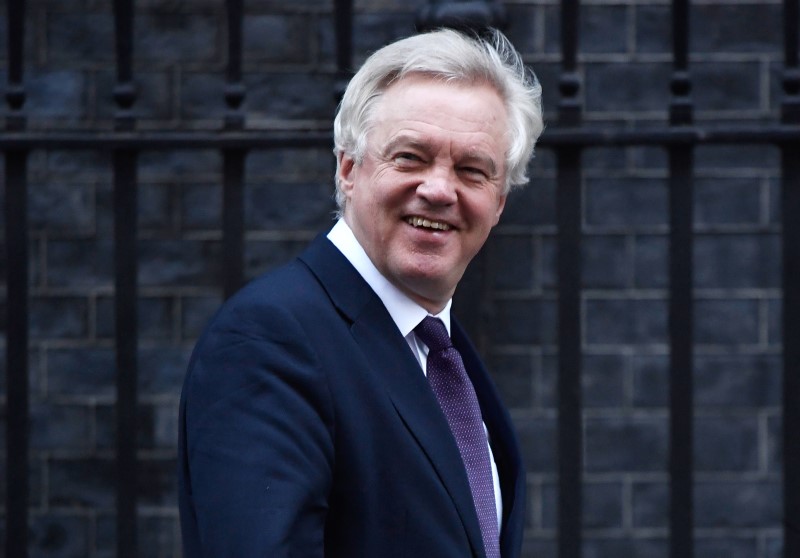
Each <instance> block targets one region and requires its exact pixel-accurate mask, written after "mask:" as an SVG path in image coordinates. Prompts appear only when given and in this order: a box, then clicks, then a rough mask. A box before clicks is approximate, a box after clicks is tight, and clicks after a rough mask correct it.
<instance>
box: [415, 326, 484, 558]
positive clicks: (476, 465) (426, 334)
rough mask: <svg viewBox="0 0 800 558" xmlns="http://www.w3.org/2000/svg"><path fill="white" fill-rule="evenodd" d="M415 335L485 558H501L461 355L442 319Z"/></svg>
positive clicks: (478, 423) (477, 416)
mask: <svg viewBox="0 0 800 558" xmlns="http://www.w3.org/2000/svg"><path fill="white" fill-rule="evenodd" d="M414 332H415V333H416V334H417V336H418V337H419V338H420V339H421V340H422V342H423V343H425V345H427V346H428V365H427V367H428V381H429V382H430V384H431V388H432V389H433V393H434V394H435V395H436V399H438V401H439V405H440V406H441V407H442V411H444V416H445V417H446V418H447V422H448V423H449V424H450V430H452V431H453V436H454V437H455V439H456V444H458V451H459V452H460V453H461V459H462V461H463V462H464V466H465V468H466V470H467V478H468V479H469V486H470V489H471V490H472V500H473V502H474V504H475V511H476V512H477V513H478V521H479V522H480V526H481V535H483V546H484V548H485V549H486V556H487V558H500V540H499V536H498V533H497V508H496V507H495V501H494V482H493V479H492V466H491V464H490V461H489V447H488V444H487V440H486V432H485V431H484V428H483V420H482V417H481V409H480V406H479V405H478V397H477V396H476V395H475V388H473V387H472V382H470V380H469V377H468V376H467V370H466V369H465V368H464V361H463V360H461V353H459V352H458V350H457V349H456V348H455V347H453V343H452V341H451V340H450V336H449V335H448V334H447V329H446V328H445V327H444V324H443V323H442V321H441V320H440V319H439V318H433V317H431V316H428V317H426V318H425V319H424V320H422V321H421V322H420V324H419V325H418V326H417V327H416V328H414Z"/></svg>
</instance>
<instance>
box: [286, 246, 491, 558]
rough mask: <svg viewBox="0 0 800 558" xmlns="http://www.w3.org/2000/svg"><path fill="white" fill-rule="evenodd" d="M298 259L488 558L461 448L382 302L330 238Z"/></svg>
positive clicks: (477, 551)
mask: <svg viewBox="0 0 800 558" xmlns="http://www.w3.org/2000/svg"><path fill="white" fill-rule="evenodd" d="M300 259H301V260H302V261H304V262H305V263H306V265H308V266H309V268H310V269H311V270H312V272H313V273H314V274H315V275H316V277H317V278H318V280H319V281H320V283H321V284H322V285H323V286H324V288H325V289H326V291H327V292H328V294H329V296H330V297H331V300H332V301H333V303H334V304H335V305H336V306H337V308H339V310H340V311H341V312H342V313H343V314H344V315H345V316H347V317H348V319H350V320H351V322H352V325H351V332H352V334H353V338H354V339H355V341H356V342H357V343H358V345H359V347H360V348H361V350H362V351H363V354H364V357H365V358H366V360H367V361H368V363H369V366H370V369H371V370H373V371H375V373H377V374H380V375H381V378H382V380H383V383H384V385H385V386H386V391H387V393H388V395H389V397H390V399H391V401H392V404H393V405H394V407H395V409H396V410H397V413H398V415H399V416H400V418H401V420H402V421H403V423H404V424H405V425H406V427H407V428H408V430H409V431H410V432H411V434H412V436H413V437H414V439H415V440H416V441H417V443H418V444H419V446H420V448H421V450H422V452H423V453H424V454H425V455H426V456H427V458H428V460H429V461H430V463H431V465H432V466H433V468H434V469H435V470H436V472H437V475H438V477H439V478H440V480H441V482H442V484H443V485H444V487H445V489H446V490H447V493H448V494H449V495H450V497H451V498H452V500H453V503H454V505H455V507H456V509H457V511H458V513H459V516H460V517H461V520H462V523H463V524H464V528H465V530H466V532H467V535H468V537H469V540H470V545H471V546H472V549H473V553H474V555H475V556H484V550H483V544H482V539H481V534H480V525H479V523H478V517H477V515H476V513H475V507H474V505H473V503H472V494H471V492H470V488H469V481H468V480H467V475H466V471H465V470H464V466H463V463H462V462H461V456H460V454H459V452H458V446H457V445H456V443H455V439H454V438H453V436H452V433H451V432H450V428H449V426H448V424H447V420H446V419H445V418H444V415H443V414H442V411H441V409H440V408H439V405H438V403H437V401H436V397H435V396H434V395H433V392H432V391H431V389H430V386H429V385H428V382H427V381H426V379H425V376H424V374H422V372H421V370H420V369H419V363H418V362H417V361H416V359H415V358H414V356H413V354H412V353H411V350H410V349H409V347H408V344H407V343H406V340H405V339H404V338H403V336H402V335H400V332H399V331H398V329H397V326H396V325H395V323H394V321H393V320H392V318H391V316H390V315H389V313H388V312H387V310H386V308H385V307H384V306H383V303H382V302H381V300H380V298H378V296H377V295H376V294H375V293H374V292H373V291H372V289H371V288H370V287H369V285H368V284H367V283H366V282H365V281H364V280H363V279H362V278H361V276H360V275H359V274H358V272H357V271H356V270H355V269H354V268H353V267H352V265H350V263H349V262H348V261H347V259H346V258H345V257H344V256H343V255H342V254H341V253H340V252H339V251H338V250H337V249H336V248H335V247H334V246H333V245H332V244H331V243H330V241H328V240H327V239H326V238H317V240H315V241H314V242H313V243H312V244H311V245H310V246H309V248H308V249H307V250H306V252H304V253H303V254H302V255H301V256H300Z"/></svg>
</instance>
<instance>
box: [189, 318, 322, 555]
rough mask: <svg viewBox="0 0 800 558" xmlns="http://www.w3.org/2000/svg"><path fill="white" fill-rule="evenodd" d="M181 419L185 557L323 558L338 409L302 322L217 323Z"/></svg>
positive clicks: (200, 353) (196, 358)
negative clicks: (332, 399)
mask: <svg viewBox="0 0 800 558" xmlns="http://www.w3.org/2000/svg"><path fill="white" fill-rule="evenodd" d="M181 421H182V436H183V437H184V440H183V441H182V443H181V445H182V450H183V452H184V453H185V455H184V456H183V457H182V463H183V465H182V466H183V472H182V475H183V477H184V479H183V483H184V486H183V487H182V488H181V498H182V499H185V500H186V502H181V515H182V517H181V521H182V529H183V535H184V546H185V548H184V552H185V553H186V556H187V557H188V558H194V557H195V556H198V557H199V556H203V557H214V558H222V557H236V558H250V557H259V558H267V557H269V558H283V557H292V556H298V557H299V556H302V557H316V556H319V557H321V556H323V553H324V550H323V549H324V527H325V517H326V513H327V502H328V495H329V492H330V486H331V481H332V470H333V417H332V406H331V402H330V394H329V391H328V388H327V383H326V377H325V373H324V371H323V370H322V369H321V366H320V363H319V362H318V359H317V356H316V354H315V353H314V350H313V345H312V341H311V339H309V337H308V335H307V334H306V331H305V330H304V328H303V327H302V326H301V324H299V323H298V322H297V320H295V319H294V318H293V317H292V316H291V315H290V314H288V313H287V312H286V311H284V310H281V309H270V311H269V312H265V311H264V309H263V308H262V309H261V311H259V312H258V315H256V314H255V312H254V311H253V309H246V310H244V311H242V312H241V313H240V315H237V314H236V313H235V312H228V315H227V316H221V317H218V318H217V321H216V324H215V325H212V327H211V328H210V329H209V331H208V332H207V334H206V335H205V336H204V338H203V339H202V341H201V342H200V344H199V345H198V347H197V349H196V350H195V354H194V355H193V358H192V362H191V363H190V367H189V372H188V375H187V379H186V383H185V385H184V392H183V395H182V402H181ZM184 516H185V517H184Z"/></svg>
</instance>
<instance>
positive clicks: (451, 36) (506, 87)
mask: <svg viewBox="0 0 800 558" xmlns="http://www.w3.org/2000/svg"><path fill="white" fill-rule="evenodd" d="M409 74H422V75H426V76H431V77H433V78H436V79H441V80H444V81H453V82H460V83H488V84H490V85H491V86H492V87H494V88H495V89H496V90H497V92H498V93H499V94H500V97H501V98H502V99H503V101H504V104H505V106H506V110H507V111H508V121H509V124H508V126H509V130H508V133H509V138H510V141H509V148H508V152H507V153H506V182H505V184H504V185H503V187H504V193H507V192H508V191H509V190H510V189H511V188H512V187H514V186H519V185H522V184H526V183H527V182H528V177H527V166H528V162H529V161H530V159H531V157H532V156H533V148H534V145H535V144H536V140H537V139H538V138H539V135H541V133H542V130H543V129H544V121H543V118H542V87H541V85H540V84H539V81H538V80H537V79H536V76H535V74H534V73H533V72H532V71H530V70H529V69H528V68H526V67H525V64H524V63H523V62H522V57H521V56H520V54H519V53H518V52H517V51H516V49H514V47H513V45H512V44H511V43H510V42H509V40H508V39H507V38H506V37H505V36H504V35H503V34H502V33H501V32H500V31H497V30H491V31H490V32H489V35H488V38H486V39H483V38H479V37H477V36H475V37H471V36H468V35H465V34H463V33H460V32H457V31H453V30H451V29H440V30H437V31H432V32H429V33H423V34H419V35H414V36H411V37H408V38H406V39H402V40H399V41H397V42H394V43H391V44H389V45H387V46H385V47H383V48H381V49H380V50H378V51H376V52H375V53H373V54H372V55H371V56H370V57H369V58H367V60H366V61H365V62H364V64H363V65H362V66H361V69H359V70H358V72H357V73H356V74H355V76H353V78H352V79H351V80H350V83H349V84H348V85H347V89H346V90H345V92H344V96H343V97H342V102H341V103H340V104H339V109H338V112H337V114H336V118H335V119H334V122H333V140H334V153H335V154H336V160H337V169H336V170H337V172H336V205H337V206H338V208H339V213H341V212H343V210H344V206H345V203H346V198H345V195H344V193H343V192H342V191H341V187H340V184H339V167H338V165H339V156H340V155H341V154H343V153H344V154H347V155H349V156H351V157H353V159H354V160H355V162H356V163H357V164H360V163H361V162H362V160H363V157H364V153H365V151H366V147H367V134H368V132H369V130H370V126H371V124H372V122H371V117H372V112H373V109H374V107H375V104H376V102H377V100H378V99H379V98H380V96H381V95H382V94H383V92H384V91H385V90H386V89H387V88H388V87H389V86H390V85H391V84H392V83H394V82H396V81H397V80H400V79H402V78H403V77H404V76H407V75H409Z"/></svg>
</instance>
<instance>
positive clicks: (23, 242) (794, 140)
mask: <svg viewBox="0 0 800 558" xmlns="http://www.w3.org/2000/svg"><path fill="white" fill-rule="evenodd" d="M799 3H800V2H799V1H798V0H784V2H783V10H784V16H783V22H784V28H783V43H784V67H783V90H784V94H783V101H782V117H781V120H780V122H775V123H772V124H766V125H759V126H726V127H717V126H709V125H702V126H701V125H697V124H695V122H694V121H693V105H692V100H691V97H690V91H691V88H692V81H691V71H690V70H691V68H690V64H689V52H690V51H689V23H690V21H689V0H672V3H671V13H672V20H671V23H672V39H673V73H672V80H671V84H670V89H671V101H670V106H669V125H668V126H665V127H658V128H652V129H648V130H638V131H637V130H618V129H595V128H589V127H586V126H585V125H584V123H583V122H582V118H581V115H582V111H583V107H582V101H581V89H582V86H583V84H582V82H581V78H580V73H579V72H578V38H579V37H578V21H579V12H580V2H579V0H561V3H560V7H561V67H562V73H561V78H560V83H559V89H560V102H559V106H558V121H557V123H553V124H550V126H549V128H548V129H547V131H546V133H545V134H544V136H543V137H542V139H541V142H540V147H541V148H542V149H546V150H552V151H553V152H554V153H555V156H556V161H557V225H558V255H559V256H558V286H559V298H558V316H559V320H558V323H559V325H558V339H559V341H558V352H559V375H558V378H559V380H558V382H559V383H558V394H559V395H558V413H559V415H558V416H559V422H558V424H559V427H558V463H559V466H558V475H559V476H558V478H559V481H558V489H559V498H558V509H559V512H558V549H559V556H561V557H562V558H577V557H578V556H580V555H581V542H582V525H581V521H580V517H581V502H582V471H583V454H582V452H583V449H582V448H583V428H582V422H581V413H582V403H581V397H580V393H581V390H580V381H581V351H582V347H581V334H582V330H581V311H582V310H581V304H580V300H581V289H582V287H581V276H582V271H581V260H580V253H581V250H580V247H581V237H582V233H581V215H582V194H581V176H582V154H583V152H584V151H585V150H586V149H587V148H591V147H607V146H657V147H662V148H663V149H665V150H666V151H667V152H668V154H669V208H670V217H669V225H670V234H669V244H670V252H669V254H670V273H669V278H670V282H669V345H670V355H671V357H670V359H671V360H670V369H671V371H670V379H671V383H670V394H669V400H670V407H669V408H670V458H669V473H670V479H671V486H670V494H671V497H670V510H671V511H670V548H671V551H670V552H671V556H672V558H685V557H689V556H692V555H693V546H694V542H693V541H694V539H693V515H692V510H693V488H692V487H693V461H692V459H693V456H692V423H693V405H692V402H693V390H692V379H693V378H692V362H693V341H692V323H693V312H694V305H693V296H692V273H693V269H692V266H693V259H692V255H693V230H692V216H693V207H692V203H693V202H692V200H693V188H694V183H695V179H694V173H693V168H694V150H695V148H696V147H697V146H699V145H704V144H765V145H772V146H777V147H778V148H779V149H780V152H781V153H782V199H781V208H782V241H783V252H782V255H783V303H782V309H783V437H782V442H783V460H784V475H783V495H784V516H785V518H787V520H786V527H785V529H784V556H785V557H786V558H795V557H797V556H800V527H798V525H797V519H796V518H798V517H800V437H798V436H797V435H796V432H797V430H795V429H800V343H798V342H797V340H798V339H800V219H798V216H800V60H799V59H798V23H799V22H800V11H799V9H798V4H799ZM113 4H114V20H115V32H116V36H115V39H116V65H117V66H116V67H117V76H116V87H115V89H114V99H115V102H116V107H117V112H116V116H115V129H114V130H113V131H108V132H103V131H91V132H50V131H40V130H31V129H28V127H27V124H26V111H25V101H26V87H25V79H24V69H25V68H24V64H23V61H24V59H25V57H24V52H23V50H24V49H23V45H24V44H25V38H26V33H25V20H26V18H25V11H26V2H25V0H8V3H7V9H8V12H7V27H8V44H7V46H8V57H7V59H8V85H7V88H6V97H5V98H6V102H7V111H6V117H5V132H4V133H3V134H2V135H1V136H0V150H2V151H3V154H4V157H5V196H6V197H5V211H6V231H5V235H6V246H7V265H6V269H7V291H6V292H7V295H6V300H7V330H6V331H7V337H6V347H7V449H6V451H7V454H6V455H7V471H6V486H7V502H6V514H7V517H6V521H7V526H6V544H5V555H6V556H9V557H20V558H21V557H24V556H27V552H28V551H27V525H28V508H29V495H28V448H29V436H28V431H29V420H30V419H29V416H30V409H29V403H28V401H29V393H28V382H29V362H28V351H27V347H28V345H29V335H28V332H29V319H28V315H29V308H28V298H29V286H28V285H29V278H28V264H29V261H30V258H31V254H30V253H29V239H28V228H29V224H28V221H27V214H28V212H27V206H26V203H27V202H26V200H27V193H26V192H27V176H28V170H29V169H28V156H29V154H30V153H31V152H32V151H33V150H48V149H55V148H57V149H61V150H63V149H76V150H77V149H81V150H99V151H104V152H109V153H110V154H111V156H112V161H113V163H112V164H113V182H114V223H115V225H114V246H115V252H114V257H115V268H114V269H115V271H114V287H115V315H116V344H115V347H116V365H117V380H116V385H117V390H116V392H117V399H116V401H117V424H116V429H117V433H118V435H117V441H118V442H117V444H118V445H117V448H116V463H117V472H116V474H117V478H118V484H117V492H116V496H117V499H116V508H117V523H116V525H117V553H118V556H120V557H125V556H136V555H137V554H138V552H137V535H136V521H137V520H136V503H137V493H136V486H137V484H136V482H135V479H136V478H137V474H138V472H137V471H138V467H137V456H136V446H135V443H134V442H133V441H135V440H136V405H137V350H136V349H137V307H136V301H137V281H136V277H137V260H136V254H137V249H136V246H137V220H136V207H137V203H136V201H137V161H138V156H139V154H140V153H142V152H145V151H153V150H163V149H175V148H181V149H213V150H218V151H219V152H221V153H222V157H223V161H224V171H223V172H224V209H223V245H224V248H223V253H224V266H223V268H224V270H225V276H224V285H222V286H221V287H222V288H223V289H224V292H225V293H226V294H230V293H231V292H233V291H234V290H235V289H236V288H237V287H238V286H239V285H240V284H241V283H242V281H243V277H244V272H243V246H244V229H243V214H244V200H243V193H242V192H243V177H244V165H245V161H246V158H247V155H248V153H249V152H253V151H258V150H270V149H274V148H284V147H289V146H293V147H298V148H310V147H327V146H329V145H331V144H332V137H331V134H330V133H329V132H324V133H312V132H294V131H290V130H287V131H280V132H275V131H255V130H250V129H246V127H245V125H244V123H245V115H244V112H243V110H242V101H243V98H244V94H245V88H244V85H243V83H242V20H243V0H226V2H225V5H226V8H227V18H228V21H227V24H228V39H227V40H228V56H229V58H228V61H227V75H226V78H227V81H226V86H225V93H224V101H225V104H226V106H227V114H226V116H225V119H224V129H221V130H219V131H213V132H204V131H194V132H172V131H157V132H155V131H143V130H140V129H138V128H137V122H136V119H135V118H134V116H133V113H132V110H131V109H132V107H134V105H135V103H136V95H135V88H134V87H133V83H134V81H135V76H134V72H133V64H132V59H133V46H134V45H133V30H134V23H135V22H134V2H133V0H115V1H114V3H113ZM352 11H353V7H352V2H350V1H345V0H337V1H336V2H335V12H334V13H335V18H334V24H335V37H336V46H337V51H336V64H337V67H338V70H339V76H340V78H341V80H342V83H343V82H344V80H345V79H346V78H347V76H348V71H349V67H350V59H351V50H352V48H351V28H352V17H353V14H352ZM502 13H503V6H502V3H499V2H466V3H459V2H431V3H430V6H429V7H428V8H427V9H426V12H425V15H424V17H423V18H422V19H421V22H422V23H425V24H427V25H436V24H445V25H465V24H466V25H470V26H475V25H482V24H485V23H496V22H497V19H498V18H500V17H502ZM423 20H424V21H423ZM790 522H791V523H790Z"/></svg>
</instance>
